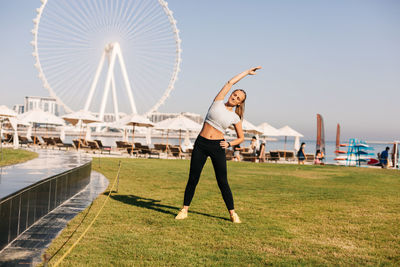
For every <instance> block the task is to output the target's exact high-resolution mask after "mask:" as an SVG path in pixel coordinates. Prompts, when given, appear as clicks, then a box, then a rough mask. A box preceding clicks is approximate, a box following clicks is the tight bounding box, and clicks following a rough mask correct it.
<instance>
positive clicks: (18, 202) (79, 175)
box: [0, 162, 92, 250]
mask: <svg viewBox="0 0 400 267" xmlns="http://www.w3.org/2000/svg"><path fill="white" fill-rule="evenodd" d="M91 168H92V163H91V162H89V163H86V164H84V165H82V166H79V167H77V168H74V169H71V170H69V171H66V172H63V173H60V174H57V175H54V176H52V177H49V178H46V179H44V180H41V181H39V182H37V183H35V184H33V185H30V186H28V187H26V188H24V189H22V190H19V191H17V192H15V193H13V194H11V195H9V196H7V197H4V198H3V199H0V250H2V249H3V248H4V247H5V246H7V244H9V243H10V242H12V241H13V240H14V239H15V238H16V237H18V235H20V234H21V233H23V232H24V231H25V230H26V229H28V228H29V227H30V226H31V225H32V224H34V223H35V222H36V221H38V220H39V219H40V218H42V217H43V216H44V215H46V214H47V213H49V212H51V211H52V210H53V209H55V208H56V207H58V206H59V205H61V204H62V203H63V202H64V201H66V200H68V199H69V198H71V197H72V196H73V195H75V194H76V193H78V192H79V191H81V190H82V189H83V188H84V187H85V186H86V185H87V184H88V183H89V180H90V171H91Z"/></svg>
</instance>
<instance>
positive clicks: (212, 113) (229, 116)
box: [175, 67, 261, 223]
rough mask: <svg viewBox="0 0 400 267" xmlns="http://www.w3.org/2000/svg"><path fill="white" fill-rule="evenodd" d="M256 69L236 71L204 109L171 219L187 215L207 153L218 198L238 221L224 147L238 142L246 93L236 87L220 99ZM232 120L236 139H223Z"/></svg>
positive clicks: (241, 132) (240, 141)
mask: <svg viewBox="0 0 400 267" xmlns="http://www.w3.org/2000/svg"><path fill="white" fill-rule="evenodd" d="M258 69H261V67H256V68H252V69H249V70H246V71H244V72H242V73H240V74H238V75H236V76H235V77H233V78H232V79H231V80H229V81H228V82H227V83H226V84H225V85H224V87H223V88H222V89H221V91H220V92H219V93H218V94H217V96H216V97H215V98H214V102H213V103H212V105H211V107H210V108H209V109H208V113H207V115H206V118H205V120H204V124H203V128H202V129H201V131H200V134H199V136H198V137H197V139H196V141H195V143H194V148H193V152H192V158H191V160H190V173H189V180H188V182H187V185H186V189H185V195H184V200H183V208H182V209H181V211H180V212H179V213H178V215H177V216H176V217H175V219H177V220H182V219H185V218H187V216H188V210H189V206H190V202H191V201H192V198H193V195H194V191H195V189H196V186H197V183H198V182H199V179H200V174H201V171H202V169H203V166H204V164H205V163H206V160H207V157H208V156H210V158H211V161H212V164H213V166H214V171H215V175H216V178H217V182H218V187H219V189H220V190H221V193H222V198H223V199H224V201H225V205H226V207H227V209H228V211H229V214H230V217H231V221H232V222H234V223H241V221H240V219H239V216H238V215H237V213H236V212H235V209H234V205H233V197H232V192H231V189H230V187H229V184H228V179H227V170H226V157H225V149H226V148H228V147H230V146H234V145H238V144H240V143H242V142H243V140H244V134H243V129H242V120H243V113H244V104H245V100H246V93H245V91H243V90H241V89H236V90H235V91H233V92H232V94H231V95H230V96H229V99H228V101H226V102H225V103H224V102H223V101H224V98H225V96H226V95H227V94H228V92H229V91H230V90H231V88H232V86H233V85H234V84H236V83H237V82H239V81H240V80H241V79H243V78H244V77H246V76H247V75H254V74H256V70H258ZM233 108H235V111H233ZM232 124H233V125H234V126H235V130H236V134H237V139H235V140H233V141H230V142H226V141H225V139H224V132H225V130H226V128H228V127H229V126H230V125H232Z"/></svg>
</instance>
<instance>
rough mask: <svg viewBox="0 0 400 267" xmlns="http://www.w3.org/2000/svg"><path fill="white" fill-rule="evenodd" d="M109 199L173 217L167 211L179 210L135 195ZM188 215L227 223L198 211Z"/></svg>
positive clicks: (217, 217)
mask: <svg viewBox="0 0 400 267" xmlns="http://www.w3.org/2000/svg"><path fill="white" fill-rule="evenodd" d="M112 193H116V192H115V191H113V192H112ZM108 194H109V191H107V192H104V195H108ZM110 197H111V198H112V199H115V200H117V201H120V202H122V203H125V204H129V205H134V206H136V207H140V208H144V209H149V210H155V211H158V212H161V213H165V214H170V215H173V216H176V214H178V212H172V211H170V210H168V209H172V210H176V211H179V210H180V208H178V207H174V206H169V205H163V204H161V203H160V202H161V200H156V199H152V198H145V197H139V196H135V195H114V194H111V196H110ZM190 213H193V214H198V215H203V216H207V217H211V218H216V219H221V220H225V221H229V220H228V219H227V218H224V217H219V216H214V215H210V214H207V213H202V212H198V211H193V210H190Z"/></svg>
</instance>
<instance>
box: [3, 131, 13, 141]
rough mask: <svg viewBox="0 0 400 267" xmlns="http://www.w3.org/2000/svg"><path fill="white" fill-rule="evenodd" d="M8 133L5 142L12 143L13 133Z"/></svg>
mask: <svg viewBox="0 0 400 267" xmlns="http://www.w3.org/2000/svg"><path fill="white" fill-rule="evenodd" d="M5 135H6V138H5V139H4V142H6V143H12V142H13V141H14V137H13V135H12V134H8V133H7V134H5Z"/></svg>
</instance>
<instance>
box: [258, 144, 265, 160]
mask: <svg viewBox="0 0 400 267" xmlns="http://www.w3.org/2000/svg"><path fill="white" fill-rule="evenodd" d="M258 160H259V162H265V142H261V145H260V149H259V153H258Z"/></svg>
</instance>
